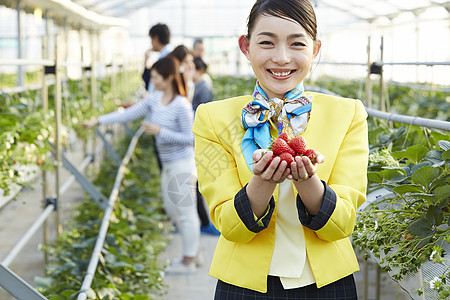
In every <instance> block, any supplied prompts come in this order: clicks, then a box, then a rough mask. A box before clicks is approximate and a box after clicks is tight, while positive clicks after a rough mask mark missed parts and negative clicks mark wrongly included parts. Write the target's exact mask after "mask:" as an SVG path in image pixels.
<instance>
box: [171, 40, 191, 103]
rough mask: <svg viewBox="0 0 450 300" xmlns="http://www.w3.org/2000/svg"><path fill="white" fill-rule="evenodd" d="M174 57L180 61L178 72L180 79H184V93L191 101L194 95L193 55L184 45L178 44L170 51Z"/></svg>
mask: <svg viewBox="0 0 450 300" xmlns="http://www.w3.org/2000/svg"><path fill="white" fill-rule="evenodd" d="M170 54H171V55H173V56H174V57H176V58H177V59H178V60H179V61H180V62H181V63H180V72H181V73H182V75H183V76H182V79H183V80H184V84H185V85H186V89H187V90H186V95H187V98H188V99H189V101H192V98H193V97H194V88H195V87H194V82H193V77H194V72H195V65H194V57H193V55H192V52H191V51H189V49H188V48H187V47H186V46H184V45H178V46H177V47H175V49H173V51H172V52H171V53H170Z"/></svg>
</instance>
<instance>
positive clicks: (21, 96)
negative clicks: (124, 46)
mask: <svg viewBox="0 0 450 300" xmlns="http://www.w3.org/2000/svg"><path fill="white" fill-rule="evenodd" d="M127 72H129V73H130V71H127ZM124 73H125V72H122V73H119V74H117V77H118V80H117V85H116V86H115V87H114V91H115V93H113V87H111V80H110V78H105V79H104V80H101V81H99V82H98V85H99V88H98V90H99V91H98V98H99V99H101V104H99V105H98V107H93V106H92V103H91V100H90V95H89V93H88V92H87V91H89V90H90V87H89V86H87V87H86V89H84V88H83V86H82V82H81V81H73V80H68V81H65V82H64V83H63V86H62V96H63V97H62V98H63V99H62V121H63V122H62V123H63V126H62V133H61V136H62V139H63V141H62V144H63V146H66V145H67V142H68V140H69V133H70V132H72V131H73V132H75V134H76V135H77V137H78V138H79V139H81V140H86V139H87V137H88V136H89V134H91V133H92V131H88V130H86V129H84V128H82V121H83V120H86V119H89V118H90V117H91V116H94V115H95V116H96V115H99V114H102V113H107V112H110V111H112V110H115V109H116V108H117V103H116V97H121V98H122V99H128V98H129V97H130V92H131V89H133V88H134V89H135V90H136V89H138V87H139V85H142V83H141V81H142V80H141V79H140V77H139V76H138V74H137V73H136V74H134V76H133V74H127V75H126V74H124ZM2 76H3V75H2ZM124 78H127V80H125V79H124ZM124 101H126V100H124ZM0 128H1V129H2V132H0V189H1V190H3V194H4V195H5V196H6V195H8V194H9V192H10V186H11V184H19V185H24V184H26V183H25V182H24V181H23V175H24V174H23V172H24V171H23V168H22V166H27V165H33V166H38V167H39V168H40V169H46V170H49V169H51V168H52V167H53V162H52V160H51V159H50V158H49V154H50V152H51V151H52V150H53V149H52V146H51V145H52V144H54V143H55V124H54V86H53V85H52V86H49V111H48V112H44V111H43V110H42V99H41V98H40V91H39V90H26V91H23V92H19V93H14V94H6V93H2V94H0ZM0 194H1V191H0Z"/></svg>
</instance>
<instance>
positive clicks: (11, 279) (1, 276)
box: [0, 263, 47, 300]
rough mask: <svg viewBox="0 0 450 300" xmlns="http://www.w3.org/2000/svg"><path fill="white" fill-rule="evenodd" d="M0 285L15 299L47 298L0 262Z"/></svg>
mask: <svg viewBox="0 0 450 300" xmlns="http://www.w3.org/2000/svg"><path fill="white" fill-rule="evenodd" d="M0 285H1V286H2V287H3V288H4V289H5V290H6V291H7V292H8V293H9V294H11V295H12V296H14V297H15V298H16V299H27V300H43V299H45V300H47V298H45V297H44V296H43V295H42V294H41V293H39V292H38V291H36V290H35V289H34V288H33V287H32V286H31V285H29V284H28V283H27V282H26V281H25V280H23V279H22V278H20V277H19V276H17V274H16V273H14V272H13V271H11V270H10V269H9V268H8V267H7V266H5V265H3V264H2V263H0Z"/></svg>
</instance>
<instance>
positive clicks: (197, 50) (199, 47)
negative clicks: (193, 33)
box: [192, 39, 205, 59]
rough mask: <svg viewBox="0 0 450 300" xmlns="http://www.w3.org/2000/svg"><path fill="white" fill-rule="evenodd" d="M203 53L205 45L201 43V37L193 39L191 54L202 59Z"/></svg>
mask: <svg viewBox="0 0 450 300" xmlns="http://www.w3.org/2000/svg"><path fill="white" fill-rule="evenodd" d="M204 54H205V46H204V45H203V40H202V39H195V41H194V45H193V47H192V55H194V58H195V57H200V58H202V59H203V55H204Z"/></svg>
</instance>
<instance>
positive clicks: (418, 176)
mask: <svg viewBox="0 0 450 300" xmlns="http://www.w3.org/2000/svg"><path fill="white" fill-rule="evenodd" d="M440 174H441V171H440V170H439V169H438V168H435V167H430V166H427V167H423V168H421V169H419V170H417V171H416V172H415V173H414V174H413V175H412V176H411V181H412V182H413V183H416V184H421V185H423V186H424V187H425V188H426V190H427V191H428V189H429V187H430V184H431V182H433V181H434V180H435V179H436V178H438V177H439V175H440Z"/></svg>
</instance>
